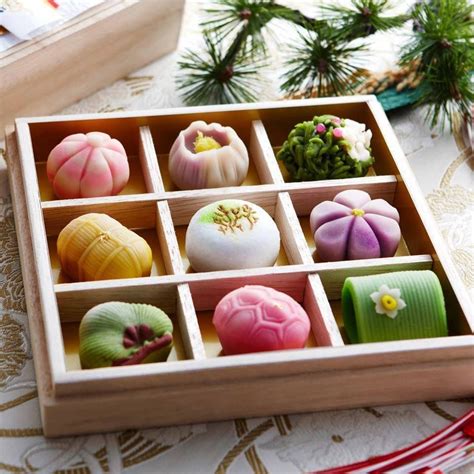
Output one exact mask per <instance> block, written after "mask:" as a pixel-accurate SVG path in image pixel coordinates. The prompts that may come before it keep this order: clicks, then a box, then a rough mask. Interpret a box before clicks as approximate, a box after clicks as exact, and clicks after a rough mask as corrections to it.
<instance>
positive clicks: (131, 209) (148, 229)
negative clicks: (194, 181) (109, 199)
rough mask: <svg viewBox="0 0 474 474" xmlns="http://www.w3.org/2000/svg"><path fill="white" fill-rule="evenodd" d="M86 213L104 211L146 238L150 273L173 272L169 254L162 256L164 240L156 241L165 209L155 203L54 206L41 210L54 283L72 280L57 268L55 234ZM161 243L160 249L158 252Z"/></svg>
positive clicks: (165, 253) (165, 249)
mask: <svg viewBox="0 0 474 474" xmlns="http://www.w3.org/2000/svg"><path fill="white" fill-rule="evenodd" d="M90 212H94V213H100V214H107V215H109V216H110V217H113V218H114V219H117V220H118V221H119V222H120V223H121V224H122V225H124V226H125V227H127V228H129V229H131V230H133V231H134V232H135V233H137V234H138V235H140V236H141V237H143V238H144V239H145V240H146V241H147V243H148V245H149V246H150V248H151V250H152V254H153V264H152V268H151V276H155V275H166V274H167V273H172V272H173V268H172V265H171V262H170V259H169V257H168V258H166V257H167V252H168V247H167V246H166V243H165V242H164V241H163V242H160V237H161V238H162V232H161V229H162V227H163V224H162V222H163V217H162V215H163V214H165V212H166V211H162V210H161V208H160V206H159V205H158V203H157V202H154V201H135V202H129V203H127V206H123V203H111V204H96V205H94V206H88V205H87V204H86V205H83V206H65V207H63V208H58V207H56V208H53V209H52V211H51V212H49V213H44V215H45V228H46V235H47V238H48V250H49V256H50V259H51V272H52V279H53V283H54V284H57V283H73V281H72V280H71V279H70V278H69V277H68V276H67V275H66V274H65V273H64V272H63V271H62V270H61V264H60V262H59V258H58V253H57V246H56V242H57V240H58V234H59V233H60V232H61V230H62V229H63V228H64V227H66V225H67V224H69V222H71V221H72V220H73V219H75V218H77V217H79V216H81V215H84V214H88V213H90ZM165 219H166V217H165ZM162 246H163V248H164V252H163V251H162Z"/></svg>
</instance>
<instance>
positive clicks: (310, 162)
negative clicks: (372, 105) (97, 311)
mask: <svg viewBox="0 0 474 474" xmlns="http://www.w3.org/2000/svg"><path fill="white" fill-rule="evenodd" d="M371 139H372V132H371V130H367V129H366V125H365V124H363V123H359V122H356V121H355V120H351V119H344V118H340V117H336V116H334V115H321V116H315V117H314V118H313V120H310V121H306V122H302V123H299V124H297V125H295V127H294V128H293V130H291V132H290V134H289V135H288V138H287V140H286V141H285V142H284V143H283V146H282V147H281V149H280V151H279V152H278V153H277V159H278V160H280V161H281V162H282V163H283V165H284V166H285V168H286V170H287V171H288V173H289V175H290V178H291V180H293V181H314V180H321V179H341V178H356V177H360V176H365V175H366V174H367V172H368V170H369V168H370V166H372V164H373V163H374V161H375V159H374V157H373V155H372V149H371V147H370V141H371Z"/></svg>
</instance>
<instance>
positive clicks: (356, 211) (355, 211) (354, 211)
mask: <svg viewBox="0 0 474 474" xmlns="http://www.w3.org/2000/svg"><path fill="white" fill-rule="evenodd" d="M352 214H353V215H354V216H363V215H364V214H365V211H363V210H362V209H352Z"/></svg>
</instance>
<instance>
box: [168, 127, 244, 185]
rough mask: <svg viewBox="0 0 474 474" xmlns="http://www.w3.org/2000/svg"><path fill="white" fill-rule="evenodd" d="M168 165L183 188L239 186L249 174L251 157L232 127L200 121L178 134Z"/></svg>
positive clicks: (172, 176)
mask: <svg viewBox="0 0 474 474" xmlns="http://www.w3.org/2000/svg"><path fill="white" fill-rule="evenodd" d="M168 168H169V173H170V176H171V179H172V180H173V183H174V184H175V185H176V186H178V188H180V189H202V188H220V187H224V186H238V185H240V184H242V181H243V180H244V179H245V177H246V176H247V172H248V169H249V156H248V152H247V148H246V147H245V144H244V142H243V141H242V140H241V139H240V138H239V136H238V135H237V133H236V132H235V130H234V129H233V128H231V127H223V126H222V125H220V124H218V123H210V124H207V123H206V122H204V121H202V120H198V121H196V122H193V123H191V125H189V127H188V128H186V129H185V130H183V131H181V132H180V134H179V135H178V138H177V139H176V140H175V142H174V143H173V146H172V147H171V150H170V154H169V159H168Z"/></svg>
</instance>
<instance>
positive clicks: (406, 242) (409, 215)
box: [289, 175, 432, 262]
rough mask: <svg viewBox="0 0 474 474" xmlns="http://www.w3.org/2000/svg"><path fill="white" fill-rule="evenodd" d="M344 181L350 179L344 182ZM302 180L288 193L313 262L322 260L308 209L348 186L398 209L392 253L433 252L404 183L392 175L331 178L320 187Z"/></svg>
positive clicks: (398, 255)
mask: <svg viewBox="0 0 474 474" xmlns="http://www.w3.org/2000/svg"><path fill="white" fill-rule="evenodd" d="M347 181H350V183H348V184H346V182H347ZM303 184H304V185H305V186H299V187H298V188H297V189H294V190H291V191H289V195H290V199H291V202H292V204H293V206H294V208H295V212H296V214H297V216H298V221H299V224H300V225H301V229H302V232H303V235H304V239H305V241H306V245H307V249H308V251H309V254H310V255H311V259H312V260H314V261H315V262H320V261H322V260H321V259H320V257H319V255H318V253H317V249H316V244H315V241H314V237H313V234H312V232H311V228H310V224H309V216H310V214H311V211H312V210H313V208H314V207H315V206H316V205H318V204H319V203H321V202H323V201H332V200H333V199H334V197H335V196H336V195H337V194H338V193H340V192H342V191H344V190H348V189H360V190H362V191H366V192H367V193H369V194H370V197H371V198H372V199H385V200H386V201H387V202H388V203H389V204H391V205H392V206H394V207H396V208H397V209H398V211H399V214H400V229H401V232H402V236H401V240H400V244H399V246H398V248H397V251H396V253H395V255H394V256H395V257H400V256H406V255H415V254H430V253H432V245H431V243H430V240H429V237H428V234H427V232H426V230H425V228H424V226H423V223H422V221H421V218H420V215H419V214H418V212H417V211H416V208H415V205H414V204H413V200H412V199H411V197H410V195H409V193H408V190H407V188H406V186H404V185H403V183H402V182H398V181H397V178H396V177H395V176H391V175H388V176H366V177H364V178H352V179H342V180H333V182H331V183H330V184H329V185H328V184H325V183H324V184H321V186H320V187H315V186H312V187H308V186H306V185H307V183H303ZM308 261H309V259H308Z"/></svg>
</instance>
